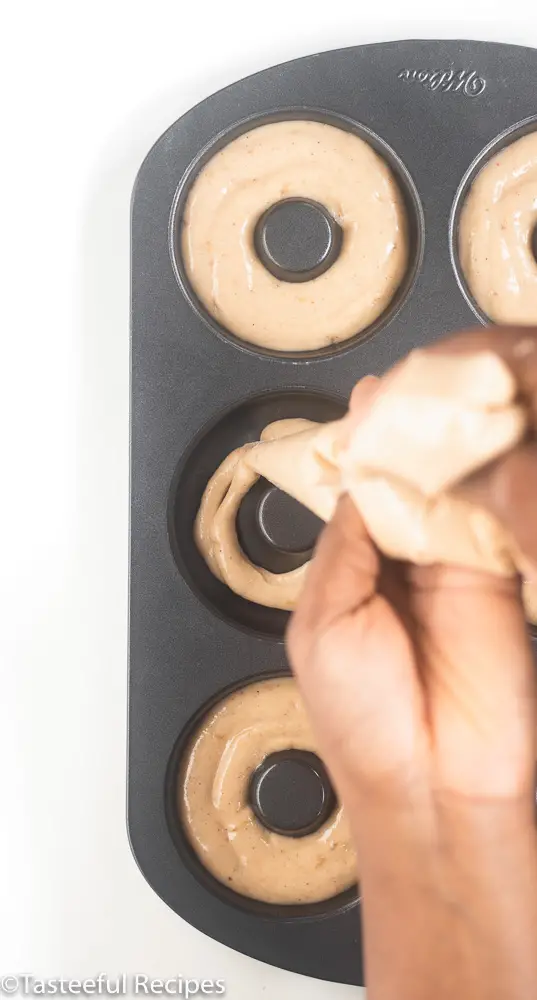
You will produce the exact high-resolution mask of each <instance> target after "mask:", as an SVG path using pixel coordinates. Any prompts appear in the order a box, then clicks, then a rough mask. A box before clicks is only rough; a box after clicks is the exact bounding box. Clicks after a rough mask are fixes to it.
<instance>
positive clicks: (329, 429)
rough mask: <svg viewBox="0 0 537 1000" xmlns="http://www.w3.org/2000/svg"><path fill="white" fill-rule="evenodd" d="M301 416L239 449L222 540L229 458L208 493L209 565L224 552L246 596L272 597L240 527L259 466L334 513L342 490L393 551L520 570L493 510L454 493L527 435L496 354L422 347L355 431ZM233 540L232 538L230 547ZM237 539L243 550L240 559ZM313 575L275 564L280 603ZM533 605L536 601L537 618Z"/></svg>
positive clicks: (204, 517) (204, 547)
mask: <svg viewBox="0 0 537 1000" xmlns="http://www.w3.org/2000/svg"><path fill="white" fill-rule="evenodd" d="M302 423H303V426H302V428H301V429H300V431H299V433H293V434H289V433H286V434H285V435H281V436H280V437H279V439H278V440H275V439H273V440H268V439H266V440H263V441H261V442H259V443H258V444H255V445H246V446H245V447H244V448H243V449H241V450H240V453H239V454H238V456H237V458H236V465H235V466H234V474H233V475H231V476H230V475H229V473H226V479H225V485H224V489H223V491H225V488H226V487H227V493H226V497H225V500H224V504H226V506H225V507H224V505H220V506H219V509H218V513H217V519H218V546H215V543H214V537H215V536H214V533H213V531H214V529H211V519H212V518H213V517H214V508H213V507H211V502H212V501H213V500H216V507H218V505H219V504H220V499H218V498H217V497H216V494H215V491H214V485H211V484H214V481H215V479H216V480H218V479H219V477H220V476H221V475H222V469H223V466H221V467H220V470H218V471H217V473H216V475H215V477H213V479H212V480H211V483H210V484H209V487H208V488H207V491H206V493H205V496H204V499H203V501H202V505H201V508H200V514H199V515H198V522H197V541H198V545H199V547H200V550H201V552H202V554H204V556H205V558H206V560H207V562H208V564H209V565H210V566H211V562H212V563H213V565H214V562H215V561H216V562H217V569H218V571H219V575H220V578H221V579H223V580H224V582H226V583H227V584H228V586H230V587H231V588H232V589H233V590H236V592H238V593H240V594H241V595H242V596H243V597H246V598H247V599H249V600H254V601H256V602H257V603H264V601H263V600H262V598H263V596H264V594H263V592H262V590H261V588H260V587H259V585H258V580H257V576H256V577H254V576H253V575H252V569H254V570H255V572H256V573H257V574H259V573H261V574H263V573H264V572H265V571H263V570H258V569H256V568H255V567H252V564H251V563H249V562H248V561H247V560H246V557H245V556H244V554H243V553H241V552H240V549H239V547H238V542H237V536H236V531H235V516H236V512H237V509H238V506H239V504H240V500H241V499H242V496H243V495H244V492H245V490H244V489H243V488H242V487H243V483H244V479H245V477H246V479H247V481H250V482H252V481H255V477H256V474H257V475H263V476H265V477H266V478H267V479H268V480H269V481H270V482H272V483H274V484H275V485H276V486H278V487H279V488H280V489H282V490H284V491H285V492H287V493H289V494H291V496H294V497H295V498H296V499H297V500H299V501H300V502H301V503H303V504H304V505H305V506H307V507H309V508H310V509H311V510H313V511H314V513H316V514H317V515H318V516H319V517H321V518H322V519H323V520H325V521H328V520H329V519H330V517H331V516H332V514H333V511H334V509H335V505H336V503H337V499H338V497H339V496H340V494H341V493H342V492H347V493H349V494H350V495H351V496H352V498H353V500H354V502H355V503H356V506H357V507H358V509H359V510H360V513H361V514H362V517H363V518H364V521H365V523H366V526H367V529H368V531H369V534H370V535H371V537H372V538H373V540H374V541H375V542H376V544H377V545H378V547H379V548H380V549H381V550H382V551H383V552H385V553H386V554H387V555H389V556H392V557H394V558H398V559H405V560H408V561H410V562H414V563H417V564H428V563H451V564H456V565H462V566H468V567H473V568H475V569H482V570H486V571H489V572H493V573H499V574H505V575H508V574H514V573H516V572H517V570H519V569H522V560H521V559H520V557H519V553H518V552H517V551H516V547H515V546H514V544H513V541H512V539H511V538H510V537H509V536H508V535H507V534H506V532H505V531H504V530H503V528H502V527H501V525H500V524H499V523H498V522H497V521H496V519H495V518H494V517H492V515H490V514H488V513H487V512H486V511H485V510H483V509H482V508H480V507H477V506H475V505H473V504H469V503H467V502H466V501H464V500H462V499H460V498H459V497H458V496H456V495H454V494H453V493H452V492H450V490H451V488H452V487H453V486H455V485H456V484H457V483H458V482H459V481H460V480H462V479H463V478H464V477H465V476H467V475H468V474H469V473H470V472H472V471H474V470H475V469H478V468H480V467H481V466H483V465H485V464H486V463H487V462H489V461H491V460H492V459H494V458H496V457H497V456H499V455H501V454H502V453H504V452H506V451H507V450H509V448H511V447H513V446H514V445H515V444H516V443H517V442H518V441H519V440H520V439H521V437H522V436H523V434H524V433H525V429H526V415H525V412H524V411H523V409H522V408H521V407H520V406H519V405H518V403H517V385H516V382H515V379H514V377H513V375H512V374H511V372H510V370H509V369H508V368H507V366H506V365H505V364H504V363H503V361H501V359H500V358H499V357H497V356H496V355H495V354H492V353H490V352H480V353H479V354H475V355H470V356H466V357H461V356H457V357H451V358H449V357H442V356H439V355H431V354H428V353H427V352H422V351H414V352H413V353H412V354H411V355H410V356H409V357H408V358H407V359H406V361H405V362H403V363H402V364H401V365H400V366H398V367H397V368H396V369H395V370H394V371H393V372H392V373H390V374H389V375H387V376H386V377H385V378H384V379H382V380H381V382H380V383H379V389H378V391H377V393H376V395H375V397H374V399H373V401H372V404H371V406H370V407H369V409H368V411H367V412H366V413H365V414H364V416H363V417H362V419H361V420H360V422H359V423H358V425H357V426H356V427H355V428H354V429H353V430H352V433H351V434H350V435H349V434H348V431H347V427H348V420H347V419H344V420H343V421H336V422H334V423H331V424H324V425H322V424H321V425H315V424H312V423H311V422H307V421H304V422H302ZM285 424H286V430H287V432H288V431H289V430H292V429H293V427H294V424H293V422H292V421H289V422H285ZM272 426H276V427H278V424H276V425H272ZM234 455H237V453H234ZM224 465H225V463H224ZM248 477H249V479H248ZM220 482H221V483H222V480H220ZM223 491H222V492H223ZM223 507H224V509H223ZM222 520H224V521H225V530H222ZM200 522H201V523H202V524H203V532H200V530H199V525H200ZM212 523H213V524H214V521H212ZM229 538H232V540H233V548H229V547H228V540H229ZM236 549H237V550H238V552H239V553H240V560H238V559H237V560H236V559H235V555H236ZM229 554H231V557H232V558H231V565H232V566H233V571H232V572H230V571H229V566H230V559H229ZM244 561H246V563H247V564H248V571H247V572H246V571H245V569H244ZM213 571H214V570H213ZM304 573H305V567H301V568H300V570H294V571H293V573H289V574H282V575H281V576H280V577H274V576H271V575H270V574H269V576H270V577H271V592H270V599H271V606H276V607H286V608H289V607H293V606H294V603H296V600H297V598H298V596H299V592H300V589H301V586H302V582H303V578H304ZM297 578H298V579H297ZM280 588H281V590H280ZM280 593H281V594H282V595H283V597H282V600H281V602H280V601H279V594H280ZM529 593H530V590H529V585H526V595H528V594H529ZM534 613H535V609H534V610H533V611H532V610H531V606H530V604H528V615H529V617H531V618H533V616H534Z"/></svg>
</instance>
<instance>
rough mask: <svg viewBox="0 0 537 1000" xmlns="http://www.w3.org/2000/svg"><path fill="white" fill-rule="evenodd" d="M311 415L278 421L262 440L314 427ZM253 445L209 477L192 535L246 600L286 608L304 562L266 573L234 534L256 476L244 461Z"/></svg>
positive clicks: (299, 586)
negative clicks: (281, 570)
mask: <svg viewBox="0 0 537 1000" xmlns="http://www.w3.org/2000/svg"><path fill="white" fill-rule="evenodd" d="M317 426H318V425H317V424H315V423H312V421H311V420H301V419H295V420H276V421H275V422H274V423H272V424H268V426H267V427H265V429H264V430H263V432H262V433H261V441H275V440H279V439H281V438H282V437H285V436H287V435H289V434H297V433H300V432H301V431H303V430H304V429H305V428H308V429H309V428H311V427H314V428H317ZM255 447H256V445H255V444H245V445H243V446H242V448H236V449H235V451H232V452H231V454H230V455H228V457H227V458H226V459H224V461H223V462H222V464H221V465H219V467H218V469H217V470H216V472H215V473H214V475H213V476H212V477H211V479H210V480H209V482H208V484H207V486H206V488H205V491H204V494H203V497H202V500H201V504H200V509H199V511H198V516H197V518H196V522H195V526H194V538H195V541H196V545H197V546H198V549H199V551H200V552H201V554H202V555H203V558H204V559H205V561H206V563H207V565H208V567H209V569H210V570H211V571H212V572H213V573H214V575H215V576H216V577H218V579H219V580H222V581H223V582H224V583H226V584H227V586H228V587H230V588H231V590H233V591H235V593H236V594H239V595H240V596H241V597H244V598H246V600H248V601H254V602H255V603H256V604H264V605H265V606H266V607H269V608H282V609H283V610H284V611H289V610H291V609H292V608H294V607H295V606H296V602H297V600H298V597H299V594H300V591H301V590H302V585H303V583H304V576H305V573H306V565H307V564H306V565H304V566H299V567H298V569H295V570H292V572H290V573H270V572H269V570H267V569H263V567H261V566H254V564H253V563H252V562H250V560H249V559H248V558H247V556H246V555H245V554H244V552H243V551H242V549H241V547H240V545H239V540H238V538H237V528H236V517H237V511H238V509H239V507H240V505H241V502H242V500H243V498H244V497H245V496H246V494H247V492H248V490H250V489H251V488H252V486H253V485H254V483H255V482H256V481H257V480H258V479H259V473H258V472H255V471H254V470H253V469H252V467H251V466H250V465H249V464H248V459H249V454H250V452H251V450H252V449H253V448H255Z"/></svg>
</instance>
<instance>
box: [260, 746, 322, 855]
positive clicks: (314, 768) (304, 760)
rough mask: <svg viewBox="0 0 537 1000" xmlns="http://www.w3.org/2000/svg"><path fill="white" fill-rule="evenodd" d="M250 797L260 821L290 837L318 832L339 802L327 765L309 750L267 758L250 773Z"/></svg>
mask: <svg viewBox="0 0 537 1000" xmlns="http://www.w3.org/2000/svg"><path fill="white" fill-rule="evenodd" d="M249 796H250V803H251V806H252V809H253V811H254V814H255V816H256V818H257V819H258V820H259V822H260V823H262V825H263V826H265V827H266V828H267V829H268V830H271V831H272V832H273V833H280V834H283V835H284V836H287V837H306V836H307V835H308V834H310V833H315V831H316V830H319V829H320V827H321V826H322V825H323V823H325V822H326V820H327V819H328V818H329V817H330V816H331V814H332V812H333V811H334V808H335V805H336V798H335V795H334V791H333V789H332V785H331V783H330V779H329V777H328V774H327V772H326V768H325V766H324V764H323V763H322V761H321V760H320V759H319V757H318V756H317V754H316V753H312V752H310V751H308V750H293V749H289V750H280V751H278V752H276V753H271V754H269V755H268V757H265V760H264V761H262V763H261V764H260V765H259V767H257V768H256V769H255V771H254V772H253V774H252V776H251V780H250V789H249Z"/></svg>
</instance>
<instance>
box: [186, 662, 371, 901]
mask: <svg viewBox="0 0 537 1000" xmlns="http://www.w3.org/2000/svg"><path fill="white" fill-rule="evenodd" d="M289 748H295V749H299V750H308V751H310V752H313V753H315V752H316V742H315V739H314V737H313V734H312V732H311V728H310V724H309V721H308V717H307V715H306V710H305V708H304V704H303V702H302V699H301V696H300V693H299V691H298V688H297V686H296V683H295V681H294V680H293V679H292V678H291V677H279V678H275V679H274V680H262V681H259V682H256V683H252V684H249V685H248V686H247V687H244V688H242V689H241V690H239V691H235V692H234V693H233V694H231V695H229V696H228V697H227V698H224V699H223V700H222V701H220V702H219V703H218V704H217V705H216V706H215V707H214V708H213V709H212V710H211V711H209V712H208V713H207V715H206V716H205V718H204V719H203V720H202V722H201V724H200V726H199V728H198V729H197V731H196V732H195V733H194V736H193V737H192V740H191V742H190V744H189V746H188V747H187V749H186V752H185V757H184V762H183V767H182V769H181V772H180V775H179V781H178V802H179V812H180V818H181V821H182V823H183V828H184V830H185V832H186V834H187V837H188V839H189V841H190V843H191V844H192V847H193V848H194V850H195V851H196V853H197V855H198V856H199V858H200V859H201V861H202V862H203V864H204V865H205V867H206V868H208V869H209V871H210V872H212V874H213V875H214V876H215V877H216V878H217V879H219V881H220V882H223V883H224V884H225V885H227V886H229V887H230V888H231V889H234V890H235V892H239V893H242V895H244V896H250V897H253V898H254V899H260V900H263V901H264V902H267V903H280V904H292V903H294V904H297V903H313V902H318V901H320V900H324V899H328V898H329V897H331V896H335V895H337V894H338V893H339V892H342V891H343V890H344V889H347V888H349V887H350V886H352V885H353V884H354V883H355V882H356V855H355V852H354V849H353V847H352V843H351V836H350V831H349V828H348V826H347V822H346V819H345V816H344V813H343V809H342V807H341V806H336V808H335V811H334V812H333V814H332V815H331V816H329V817H328V819H327V820H326V821H325V822H324V823H323V825H322V826H321V827H320V828H319V829H318V830H317V831H316V832H315V833H311V834H308V835H306V836H304V837H290V836H284V835H282V834H278V833H273V832H271V831H270V830H268V829H267V828H266V827H264V826H263V825H262V824H261V823H260V822H259V820H258V819H257V818H256V816H255V814H254V811H253V809H252V807H251V805H250V801H249V788H250V780H251V777H252V774H253V773H254V771H255V770H256V768H257V767H258V765H259V764H261V763H262V761H263V760H264V759H265V758H266V757H267V756H268V755H269V754H272V753H276V752H278V751H281V750H288V749H289Z"/></svg>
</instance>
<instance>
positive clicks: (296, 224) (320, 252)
mask: <svg viewBox="0 0 537 1000" xmlns="http://www.w3.org/2000/svg"><path fill="white" fill-rule="evenodd" d="M342 244H343V230H342V229H341V226H340V225H339V223H338V222H336V220H335V219H334V217H333V216H332V215H331V213H330V212H329V211H328V209H327V208H325V206H324V205H321V204H320V203H319V202H317V201H312V200H311V199H310V198H284V199H283V200H282V201H277V202H276V203H275V204H274V205H271V206H270V208H268V209H267V211H266V212H263V215H262V216H261V217H260V219H259V220H258V222H257V225H256V227H255V231H254V246H255V250H256V253H257V256H258V257H259V259H260V261H261V263H262V264H264V266H265V267H266V268H267V270H268V271H270V273H271V274H273V275H274V277H275V278H279V279H280V281H312V280H313V278H318V277H319V276H320V275H321V274H323V273H324V272H325V271H327V270H328V268H329V267H331V266H332V264H333V263H334V262H335V261H336V260H337V258H338V257H339V254H340V252H341V247H342Z"/></svg>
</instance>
